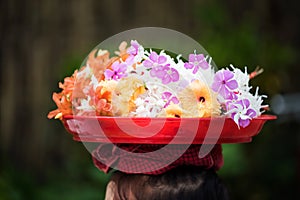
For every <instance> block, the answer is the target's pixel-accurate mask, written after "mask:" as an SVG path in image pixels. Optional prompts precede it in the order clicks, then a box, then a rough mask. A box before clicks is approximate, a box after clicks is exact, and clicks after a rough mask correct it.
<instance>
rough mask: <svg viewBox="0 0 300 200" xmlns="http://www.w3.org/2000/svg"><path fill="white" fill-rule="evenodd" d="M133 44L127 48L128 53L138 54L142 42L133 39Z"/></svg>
mask: <svg viewBox="0 0 300 200" xmlns="http://www.w3.org/2000/svg"><path fill="white" fill-rule="evenodd" d="M130 44H131V46H130V47H129V48H128V49H127V53H128V54H130V55H133V56H136V55H137V54H138V53H139V48H140V46H141V45H140V44H139V43H138V42H137V41H136V40H131V43H130Z"/></svg>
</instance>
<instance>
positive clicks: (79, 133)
mask: <svg viewBox="0 0 300 200" xmlns="http://www.w3.org/2000/svg"><path fill="white" fill-rule="evenodd" d="M274 119H276V116H274V115H261V116H260V117H257V118H254V119H252V120H251V123H250V125H249V126H247V127H246V128H242V127H240V128H238V126H237V125H236V124H235V122H234V121H233V120H232V119H230V118H140V117H138V118H129V117H103V116H95V117H85V116H84V117H83V116H73V115H68V116H64V117H63V120H62V121H63V124H64V126H65V128H66V129H67V131H68V132H69V133H71V134H72V135H73V139H74V140H76V141H81V142H98V143H131V144H169V143H170V142H172V143H173V144H203V143H207V144H209V143H219V144H221V143H246V142H251V141H252V137H253V136H255V135H257V134H258V133H259V132H260V131H261V129H262V127H263V125H264V123H265V122H266V121H267V120H274ZM174 138H176V139H175V140H173V139H174Z"/></svg>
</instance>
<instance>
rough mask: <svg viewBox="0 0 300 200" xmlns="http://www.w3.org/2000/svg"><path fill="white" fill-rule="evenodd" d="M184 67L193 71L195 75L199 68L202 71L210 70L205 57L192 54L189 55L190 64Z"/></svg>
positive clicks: (185, 64)
mask: <svg viewBox="0 0 300 200" xmlns="http://www.w3.org/2000/svg"><path fill="white" fill-rule="evenodd" d="M184 67H185V68H186V69H193V68H194V70H193V74H196V73H197V72H198V70H199V67H201V68H202V69H208V68H209V64H208V62H207V61H206V59H205V57H204V55H203V54H190V55H189V62H188V63H184Z"/></svg>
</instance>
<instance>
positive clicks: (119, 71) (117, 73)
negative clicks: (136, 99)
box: [104, 61, 127, 80]
mask: <svg viewBox="0 0 300 200" xmlns="http://www.w3.org/2000/svg"><path fill="white" fill-rule="evenodd" d="M111 68H112V69H113V70H110V69H107V70H105V71H104V76H105V79H113V80H118V79H121V78H123V77H125V76H126V75H127V74H126V69H127V65H126V63H120V62H119V61H115V62H114V63H113V64H112V65H111Z"/></svg>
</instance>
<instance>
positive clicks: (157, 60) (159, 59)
mask: <svg viewBox="0 0 300 200" xmlns="http://www.w3.org/2000/svg"><path fill="white" fill-rule="evenodd" d="M166 61H167V57H166V56H163V55H160V56H159V55H157V53H156V52H155V51H152V52H151V54H150V56H149V59H147V60H144V62H143V65H144V66H145V67H147V68H155V67H158V66H162V65H163V64H164V63H165V62H166Z"/></svg>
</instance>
